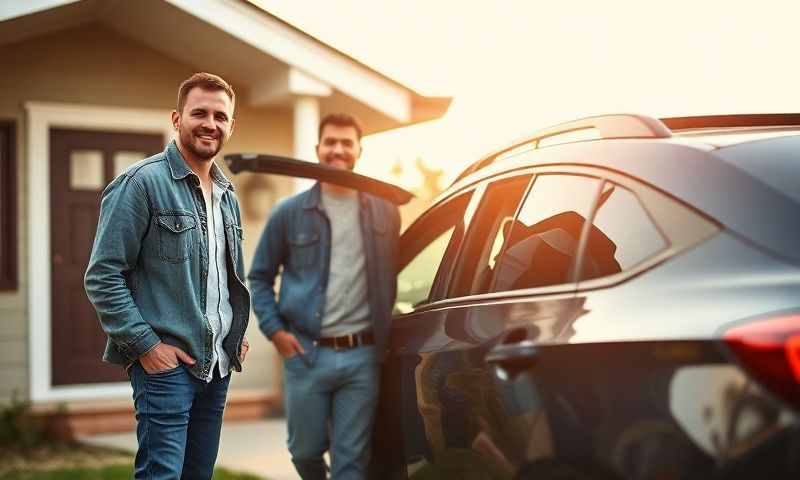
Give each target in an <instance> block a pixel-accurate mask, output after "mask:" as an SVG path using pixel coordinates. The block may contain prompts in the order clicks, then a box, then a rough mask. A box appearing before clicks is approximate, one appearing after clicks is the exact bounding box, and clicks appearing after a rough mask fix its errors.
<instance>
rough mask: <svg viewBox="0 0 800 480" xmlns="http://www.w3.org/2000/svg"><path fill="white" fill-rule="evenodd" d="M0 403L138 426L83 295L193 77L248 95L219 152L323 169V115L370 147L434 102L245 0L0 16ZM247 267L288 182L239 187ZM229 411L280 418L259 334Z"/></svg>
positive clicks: (35, 3)
mask: <svg viewBox="0 0 800 480" xmlns="http://www.w3.org/2000/svg"><path fill="white" fill-rule="evenodd" d="M0 48H2V52H3V53H2V55H0V71H2V75H0V92H1V93H0V228H1V229H2V230H1V231H0V403H6V402H8V400H9V399H10V397H11V396H12V394H14V392H16V394H17V396H18V397H19V398H22V399H27V400H29V401H31V402H32V403H33V405H34V407H35V408H38V409H41V410H45V411H47V410H48V409H55V408H56V406H58V409H59V411H66V413H67V423H68V426H69V427H70V428H72V429H73V430H74V431H78V432H84V433H85V432H90V431H100V430H120V429H126V428H131V427H132V425H133V423H132V421H133V419H132V415H130V412H131V401H130V393H131V391H130V386H129V384H128V383H127V379H126V377H125V375H124V373H123V372H122V371H121V369H120V368H119V367H116V366H112V365H107V364H103V363H101V362H100V360H99V359H100V354H101V352H102V349H103V345H104V341H105V337H104V335H103V334H102V332H101V331H100V328H99V325H98V323H97V319H96V316H95V314H94V312H93V310H92V307H91V305H90V304H89V302H88V300H87V299H86V296H85V294H84V292H83V281H82V279H83V272H84V271H85V267H86V264H87V261H88V256H89V252H90V248H91V242H92V239H93V237H94V230H95V224H96V221H97V216H98V212H99V198H100V197H99V196H100V192H101V191H102V189H103V187H104V186H105V185H106V184H107V183H108V182H109V181H110V180H111V179H112V178H114V176H115V175H116V174H117V173H118V172H120V171H121V170H122V169H124V168H125V167H126V166H128V165H130V164H131V163H133V162H135V161H137V160H139V159H141V158H144V157H145V156H148V155H150V154H152V153H155V152H158V151H161V150H162V149H163V148H164V145H165V143H166V142H168V141H169V140H170V139H171V136H172V133H173V132H172V129H171V124H170V111H171V110H172V109H173V108H174V104H175V100H176V96H177V87H178V85H179V84H180V82H181V81H182V80H184V79H185V78H187V77H188V76H189V75H191V74H192V73H194V72H197V71H208V72H212V73H216V74H219V75H221V76H222V77H223V78H225V79H226V80H228V81H229V82H231V83H232V85H233V86H234V88H235V89H236V91H237V105H236V119H237V124H236V131H235V132H234V135H233V137H232V139H231V141H230V142H229V143H228V144H227V145H226V147H225V149H224V150H223V152H222V153H223V154H224V153H231V152H270V153H275V154H280V155H290V156H295V157H299V158H304V159H312V158H314V153H313V152H314V146H315V144H316V140H317V124H318V121H319V119H320V117H321V116H322V115H324V114H326V113H328V112H334V111H345V112H350V113H354V114H356V115H357V116H359V117H360V118H361V119H362V121H363V122H364V125H365V127H366V132H365V133H374V132H378V131H382V130H387V129H392V128H396V127H400V126H404V125H409V124H412V123H415V122H420V121H424V120H430V119H433V118H438V117H440V116H441V115H443V114H444V112H445V111H446V109H447V107H448V105H449V99H448V98H431V97H424V96H421V95H419V94H418V93H416V92H414V91H412V90H411V89H409V88H408V87H406V86H403V85H401V84H399V83H398V82H396V81H393V80H392V79H389V78H387V77H386V76H384V75H381V74H380V73H379V72H376V71H375V70H373V69H371V68H369V67H368V66H366V65H363V64H361V63H359V62H358V61H356V60H354V59H352V58H350V57H348V56H347V55H346V54H344V53H342V52H339V51H337V50H335V49H333V48H331V47H330V46H328V45H325V44H323V43H322V42H320V41H318V40H316V39H315V38H313V37H311V36H309V35H307V34H305V33H304V32H302V31H300V30H298V29H296V28H294V27H292V26H291V25H289V24H287V23H285V22H283V21H281V20H280V19H278V18H276V17H274V16H272V15H270V14H269V13H268V12H266V11H264V10H263V9H261V8H259V7H257V6H254V5H252V4H250V3H248V2H246V1H243V0H137V1H135V2H132V1H125V0H77V1H76V0H31V1H25V2H3V3H2V4H1V5H0ZM232 180H233V182H234V183H235V185H236V188H237V193H238V195H239V198H240V201H241V204H242V210H243V221H244V225H245V233H244V235H245V255H246V257H247V258H246V259H245V263H246V265H247V264H249V259H250V258H251V255H252V253H253V250H254V249H255V245H256V242H257V240H258V237H259V235H260V232H261V230H262V228H263V225H264V222H265V221H266V217H267V215H268V214H269V211H270V207H271V205H272V204H273V203H274V202H275V201H276V200H277V199H279V198H281V197H282V196H285V195H287V194H291V193H293V192H294V191H295V189H296V188H297V185H296V184H295V183H294V182H293V181H292V180H290V179H286V178H282V177H270V176H263V175H254V174H246V173H243V174H239V175H237V176H234V177H232ZM248 334H249V335H248V336H249V338H250V339H251V345H252V348H251V353H250V354H249V356H248V359H247V362H246V367H245V371H244V372H243V373H242V374H240V375H236V376H235V377H234V380H233V383H232V387H231V388H232V390H231V394H230V397H229V406H228V414H229V415H230V416H233V417H251V416H258V415H263V414H264V412H265V411H267V410H268V409H269V408H270V407H271V406H276V405H278V404H279V398H280V383H281V379H280V377H279V375H280V373H279V372H280V370H279V369H278V368H277V366H278V365H279V363H278V361H277V358H276V355H275V353H274V349H273V348H272V347H271V346H270V345H268V343H267V342H266V340H264V338H263V337H262V335H261V334H260V332H259V331H258V328H257V325H256V322H255V319H253V321H251V327H250V329H249V330H248Z"/></svg>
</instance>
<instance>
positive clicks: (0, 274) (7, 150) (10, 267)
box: [0, 122, 17, 290]
mask: <svg viewBox="0 0 800 480" xmlns="http://www.w3.org/2000/svg"><path fill="white" fill-rule="evenodd" d="M15 141H16V130H15V128H14V124H13V123H8V122H0V290H14V289H16V288H17V165H16V163H17V159H16V154H17V153H16V149H15V148H14V145H15Z"/></svg>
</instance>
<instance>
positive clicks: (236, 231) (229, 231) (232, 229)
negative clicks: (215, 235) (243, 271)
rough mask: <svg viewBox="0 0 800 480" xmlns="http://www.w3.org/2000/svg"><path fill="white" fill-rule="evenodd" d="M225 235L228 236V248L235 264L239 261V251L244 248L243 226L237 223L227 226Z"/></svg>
mask: <svg viewBox="0 0 800 480" xmlns="http://www.w3.org/2000/svg"><path fill="white" fill-rule="evenodd" d="M225 231H226V233H225V235H226V237H227V242H228V249H229V250H230V252H231V257H233V264H234V265H236V262H238V261H239V252H241V250H242V240H244V231H243V230H242V227H240V226H239V225H236V224H230V225H226V226H225Z"/></svg>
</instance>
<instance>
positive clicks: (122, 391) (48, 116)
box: [24, 102, 173, 402]
mask: <svg viewBox="0 0 800 480" xmlns="http://www.w3.org/2000/svg"><path fill="white" fill-rule="evenodd" d="M24 108H25V112H26V118H27V137H26V140H25V142H26V151H27V155H26V160H27V169H26V170H27V174H26V176H27V181H26V186H27V193H26V201H27V214H26V215H25V217H26V221H25V223H26V225H25V226H26V228H27V231H28V235H27V249H28V319H29V325H30V328H29V330H28V365H29V368H28V375H29V376H28V381H29V386H30V390H29V391H30V395H29V398H30V400H31V401H33V402H48V401H65V400H83V399H109V398H118V397H123V396H129V395H130V394H131V387H130V384H128V383H127V382H115V383H101V384H92V385H70V386H64V387H54V386H53V385H52V371H51V368H50V366H51V354H52V339H51V335H50V332H51V330H50V326H51V321H52V319H51V315H50V312H51V308H52V305H51V298H50V295H51V291H50V285H51V283H50V282H51V262H50V259H51V256H52V250H51V248H50V220H51V217H50V129H51V128H71V129H83V130H100V131H122V132H131V133H161V134H163V136H164V143H165V145H166V143H167V142H169V141H170V140H171V139H172V138H173V127H172V123H171V121H170V113H171V111H170V110H150V109H136V108H122V107H110V106H95V105H77V104H67V103H42V102H26V103H25V104H24ZM98 328H99V325H98ZM101 355H102V352H97V359H98V361H100V357H101Z"/></svg>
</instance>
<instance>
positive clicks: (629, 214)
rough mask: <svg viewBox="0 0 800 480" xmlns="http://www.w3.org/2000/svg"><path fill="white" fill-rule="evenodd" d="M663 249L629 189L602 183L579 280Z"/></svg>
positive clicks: (626, 265)
mask: <svg viewBox="0 0 800 480" xmlns="http://www.w3.org/2000/svg"><path fill="white" fill-rule="evenodd" d="M665 248H667V242H666V241H665V240H664V237H663V236H662V235H661V233H660V232H659V230H658V228H657V227H656V225H655V224H654V223H653V221H652V220H651V219H650V216H649V215H648V214H647V212H646V211H645V209H644V207H643V206H642V204H641V203H640V202H639V200H638V199H637V198H636V195H634V194H633V192H631V191H630V190H628V189H626V188H624V187H622V186H620V185H617V184H615V183H611V182H606V183H605V184H604V185H603V192H602V194H601V195H600V198H599V199H598V201H597V210H596V212H595V215H594V220H593V222H592V228H591V230H590V232H589V237H588V240H587V242H586V250H585V253H584V258H583V266H582V268H581V280H588V279H591V278H597V277H603V276H606V275H612V274H614V273H618V272H620V271H624V270H629V269H630V268H632V267H634V266H636V265H637V264H639V263H641V262H642V261H643V260H646V259H647V258H649V257H652V256H653V255H655V254H656V253H658V252H660V251H662V250H664V249H665Z"/></svg>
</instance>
